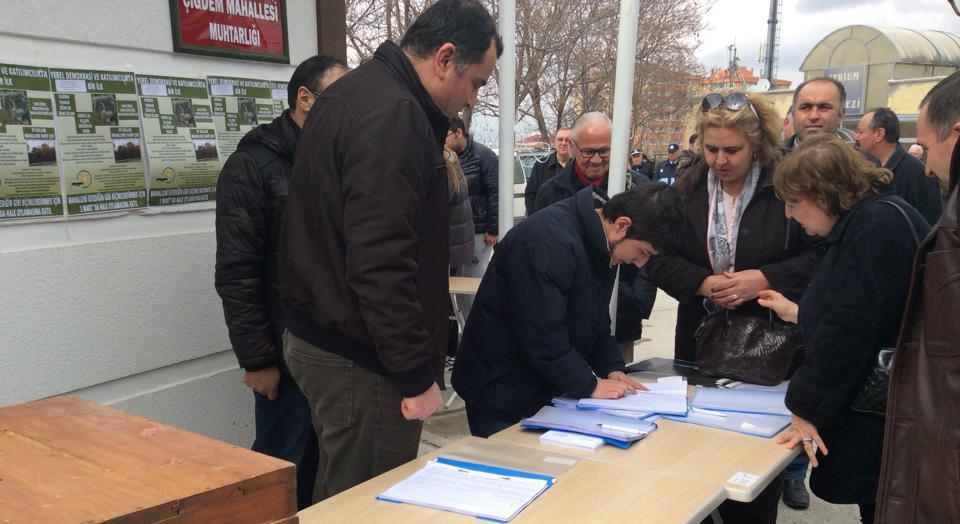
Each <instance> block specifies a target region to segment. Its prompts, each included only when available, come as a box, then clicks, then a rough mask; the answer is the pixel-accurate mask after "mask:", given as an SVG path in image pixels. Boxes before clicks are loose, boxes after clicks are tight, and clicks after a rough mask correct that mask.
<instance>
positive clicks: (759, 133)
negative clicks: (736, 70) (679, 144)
mask: <svg viewBox="0 0 960 524" xmlns="http://www.w3.org/2000/svg"><path fill="white" fill-rule="evenodd" d="M722 94H723V95H724V96H727V95H729V94H730V92H723V93H722ZM743 94H744V95H745V96H746V97H747V99H748V100H750V105H751V106H753V109H754V110H753V111H751V110H750V106H747V107H744V108H743V109H740V110H739V111H731V110H729V109H727V107H726V106H725V105H720V106H717V107H714V108H713V109H709V110H707V111H706V112H701V113H700V114H699V115H697V132H698V133H699V134H700V140H701V142H702V141H703V138H704V131H706V130H707V128H710V127H723V128H726V129H739V130H742V131H743V133H744V135H746V137H747V141H748V142H750V145H751V146H752V147H753V150H754V152H755V153H756V155H757V160H759V161H760V164H761V165H769V164H770V163H771V162H772V161H773V159H774V158H775V155H776V151H777V149H778V148H779V147H780V144H781V141H780V124H781V123H782V122H783V120H782V119H781V118H780V115H778V114H777V111H776V109H774V107H773V105H772V104H770V102H767V101H766V100H765V99H764V98H763V97H761V96H755V95H753V94H752V93H743ZM754 111H755V112H756V113H754Z"/></svg>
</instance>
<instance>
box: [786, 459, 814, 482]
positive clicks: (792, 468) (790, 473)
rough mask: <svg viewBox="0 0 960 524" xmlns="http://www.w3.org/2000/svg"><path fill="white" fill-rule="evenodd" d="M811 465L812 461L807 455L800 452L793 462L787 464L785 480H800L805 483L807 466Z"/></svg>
mask: <svg viewBox="0 0 960 524" xmlns="http://www.w3.org/2000/svg"><path fill="white" fill-rule="evenodd" d="M809 465H810V459H809V458H807V454H806V453H803V452H802V451H801V452H800V454H799V455H797V456H796V458H794V459H793V461H792V462H790V463H789V464H787V469H785V470H783V479H784V480H799V481H800V482H803V481H804V480H806V479H807V466H809Z"/></svg>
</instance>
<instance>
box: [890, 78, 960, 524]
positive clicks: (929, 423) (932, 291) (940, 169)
mask: <svg viewBox="0 0 960 524" xmlns="http://www.w3.org/2000/svg"><path fill="white" fill-rule="evenodd" d="M958 137H960V72H957V73H954V74H952V75H950V76H949V77H947V78H945V79H944V80H943V81H941V82H940V83H938V84H937V85H936V86H934V88H933V89H931V90H930V92H929V93H928V94H927V96H926V97H925V98H924V99H923V102H921V103H920V114H919V115H918V116H917V141H918V142H919V143H920V144H921V145H922V146H923V147H925V148H926V149H927V151H928V154H927V170H928V174H929V172H932V173H933V174H934V175H936V177H937V179H938V180H939V181H940V184H941V185H942V186H943V187H945V188H947V189H948V191H949V199H948V201H947V205H946V207H945V208H944V211H943V215H942V216H941V218H940V222H939V223H937V225H936V226H934V229H933V231H932V232H931V233H930V236H928V237H927V239H926V240H925V241H924V242H923V244H922V245H921V246H920V251H919V253H918V254H917V258H916V259H915V262H914V270H913V282H912V284H911V289H910V294H909V296H908V298H907V310H906V314H905V315H904V320H903V328H902V331H901V334H900V341H899V342H898V344H897V350H896V357H895V358H894V366H893V369H892V373H891V377H890V390H889V397H888V401H887V420H886V434H885V437H884V446H883V465H882V466H881V472H880V489H879V492H878V494H877V504H878V506H877V515H876V516H877V519H876V521H877V522H884V523H889V524H893V523H896V524H904V523H912V522H917V523H925V524H926V523H941V522H942V523H956V522H960V323H958V322H957V318H956V315H957V311H960V205H958V200H957V181H958V178H960V141H958Z"/></svg>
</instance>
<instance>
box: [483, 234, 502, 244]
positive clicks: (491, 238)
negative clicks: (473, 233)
mask: <svg viewBox="0 0 960 524" xmlns="http://www.w3.org/2000/svg"><path fill="white" fill-rule="evenodd" d="M499 238H500V237H499V236H498V235H491V234H490V233H484V234H483V243H484V244H486V245H488V246H493V245H495V244H496V243H497V239H499Z"/></svg>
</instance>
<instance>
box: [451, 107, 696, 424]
mask: <svg viewBox="0 0 960 524" xmlns="http://www.w3.org/2000/svg"><path fill="white" fill-rule="evenodd" d="M573 135H574V144H579V143H580V142H579V140H583V136H582V135H578V133H577V126H576V125H574V132H573ZM575 147H576V146H575ZM595 155H596V153H594V155H591V156H595ZM595 191H596V187H595V186H593V185H589V186H588V187H585V188H583V189H582V190H581V191H580V192H578V193H577V194H576V195H574V197H573V198H568V199H565V200H563V201H561V202H558V203H556V204H554V205H552V206H549V207H547V208H545V209H541V210H539V211H537V212H536V213H534V214H533V215H532V216H530V217H529V218H527V219H526V220H524V221H523V222H521V223H520V224H519V225H517V226H516V227H515V228H513V229H511V230H510V233H509V234H507V236H506V238H505V239H504V240H503V242H502V243H501V244H500V246H499V247H498V248H497V251H496V253H494V255H493V261H492V262H491V264H490V270H489V271H488V272H487V273H486V274H485V275H484V276H483V281H482V282H481V283H480V289H479V291H478V292H477V300H476V302H475V304H474V308H473V311H471V312H470V317H469V318H468V319H467V326H466V329H465V330H464V334H463V342H462V344H461V346H460V351H459V353H458V355H457V360H456V363H455V364H454V368H453V379H452V382H453V387H454V389H456V391H457V393H458V394H460V396H461V397H463V399H464V401H465V402H466V409H467V420H468V422H469V424H470V433H471V434H473V435H475V436H480V437H487V436H490V435H492V434H494V433H497V432H498V431H501V430H503V429H506V428H507V427H509V426H511V425H513V424H516V423H517V422H518V421H519V420H520V419H521V418H523V417H529V416H531V415H533V414H535V413H536V412H537V411H538V410H539V409H540V408H541V407H543V406H544V405H546V404H549V403H550V399H551V398H552V397H554V396H556V395H560V394H566V395H571V396H574V397H577V398H582V397H594V398H619V397H621V396H623V395H624V394H626V393H627V392H633V391H636V390H637V389H643V387H642V386H640V385H639V384H638V383H636V382H634V381H633V380H631V379H630V378H628V377H627V375H626V374H625V370H624V361H623V358H622V357H621V355H620V351H618V350H617V344H616V341H615V340H614V338H613V337H612V336H610V314H609V302H610V295H611V293H612V291H613V282H614V278H615V275H616V266H617V265H619V264H633V265H635V266H636V267H640V266H643V264H644V263H645V262H646V261H647V259H648V258H649V257H650V256H651V255H653V254H655V253H657V252H658V251H660V250H662V251H664V252H666V251H668V250H669V249H671V248H672V246H673V245H674V243H675V242H676V239H677V236H678V233H679V229H680V223H681V220H682V216H683V215H682V210H681V205H680V200H679V198H678V197H677V195H676V191H675V190H674V189H673V188H671V187H666V186H664V185H662V184H647V185H645V186H643V187H641V188H638V189H634V190H630V191H624V192H623V193H620V194H618V195H616V196H614V197H613V198H612V199H610V200H609V201H606V202H605V201H604V200H603V199H602V198H600V197H599V195H597V194H596V193H595Z"/></svg>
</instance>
